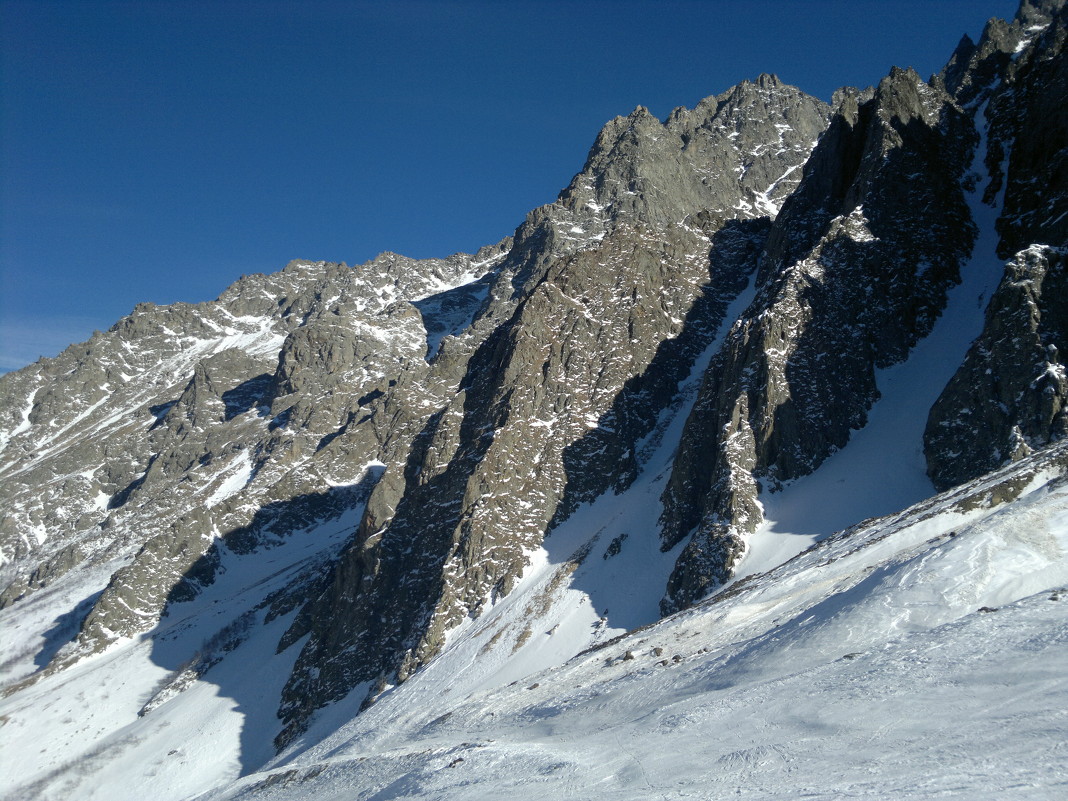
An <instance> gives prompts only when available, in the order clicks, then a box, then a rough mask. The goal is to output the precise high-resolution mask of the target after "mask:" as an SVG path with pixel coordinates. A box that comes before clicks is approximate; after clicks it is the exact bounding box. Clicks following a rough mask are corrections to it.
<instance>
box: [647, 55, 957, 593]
mask: <svg viewBox="0 0 1068 801" xmlns="http://www.w3.org/2000/svg"><path fill="white" fill-rule="evenodd" d="M973 142H974V136H973V134H972V132H971V128H970V124H969V120H968V118H967V116H966V114H965V113H964V112H963V111H962V110H960V109H959V108H956V107H955V106H954V104H953V103H952V102H951V99H950V98H949V97H948V96H947V95H945V94H944V93H942V92H940V91H938V90H936V89H933V88H932V87H930V86H928V85H927V84H925V83H924V82H923V81H921V80H920V79H919V76H917V75H916V74H915V73H913V72H908V71H903V70H895V71H894V72H892V73H891V74H890V76H889V77H887V78H886V79H884V80H883V81H882V83H880V85H879V87H878V88H877V89H876V90H875V93H874V96H873V97H872V98H871V99H870V100H867V101H864V102H862V103H858V102H857V100H856V98H853V97H847V98H845V99H844V100H843V102H842V104H841V106H840V108H839V110H838V112H837V114H836V116H835V118H834V119H833V120H832V121H831V125H830V127H829V128H828V130H827V133H826V134H825V135H824V136H823V138H822V139H821V140H820V144H819V146H818V147H817V148H816V150H815V152H814V153H813V154H812V158H811V159H810V160H809V162H808V164H807V166H806V168H805V173H804V177H803V179H802V181H801V185H800V186H799V187H798V189H797V191H796V192H795V193H794V194H793V195H792V196H791V197H790V198H789V199H788V200H787V201H786V203H785V204H784V205H783V209H782V212H781V213H780V214H779V216H778V217H777V218H776V220H775V223H774V225H773V226H772V229H771V232H770V233H769V236H768V240H767V244H766V246H765V249H764V251H763V253H762V254H761V257H760V266H759V273H758V286H759V290H758V294H757V298H756V300H755V301H754V302H753V304H752V305H751V306H750V308H749V309H748V310H747V311H746V312H745V314H744V315H743V317H742V318H741V319H740V320H739V321H738V322H737V323H735V326H734V328H733V329H732V331H731V334H730V337H729V340H728V342H727V344H726V346H725V348H724V350H723V351H722V352H721V353H720V354H719V355H718V356H717V358H716V360H715V361H714V363H713V365H712V366H711V367H710V368H709V371H708V373H707V377H706V380H705V384H704V386H703V387H702V390H701V394H700V396H699V398H698V401H697V404H696V406H695V408H694V411H693V413H692V415H691V418H690V420H689V422H688V424H687V428H686V432H685V433H684V435H683V440H682V443H681V445H680V450H679V455H678V458H677V460H676V463H675V469H674V471H673V473H672V477H671V481H670V483H669V485H668V489H667V491H666V493H665V495H664V515H663V529H662V537H663V541H664V549H665V550H667V549H670V548H673V547H674V546H675V545H676V544H677V543H679V542H680V541H681V540H683V539H684V538H686V537H688V536H689V537H690V540H689V542H688V544H687V545H686V547H685V549H684V551H683V553H682V555H681V556H680V558H679V564H678V567H677V569H676V571H675V573H674V575H673V576H672V578H671V581H670V583H669V586H668V590H667V594H666V596H665V599H664V602H663V604H662V609H663V611H664V612H665V613H667V612H671V611H674V610H676V609H679V608H681V607H683V606H685V605H687V604H689V603H691V602H692V601H694V600H696V599H697V598H699V597H701V596H702V595H704V594H705V593H706V592H707V591H708V590H709V589H711V588H712V587H713V586H715V585H716V584H718V583H721V582H723V581H724V580H726V578H727V577H728V576H729V575H730V570H731V567H732V565H733V564H734V562H735V561H736V560H737V558H738V557H739V556H740V555H741V554H742V553H743V551H744V544H743V543H744V537H745V535H747V534H749V533H751V532H752V531H753V530H754V529H755V527H756V525H757V524H758V523H759V521H760V520H761V512H760V509H759V507H758V504H757V492H758V480H759V481H763V482H764V483H765V484H767V485H769V486H771V487H774V486H776V485H777V484H778V483H780V482H782V481H787V480H789V479H792V478H797V477H798V476H802V475H805V474H807V473H809V472H811V471H812V470H813V469H815V468H816V467H817V466H818V465H819V464H820V462H821V461H822V460H823V459H824V458H826V457H827V456H828V455H829V454H830V453H832V452H833V451H834V450H835V449H837V448H841V447H842V446H844V445H845V443H846V442H847V440H848V439H849V432H850V430H851V429H856V428H860V427H861V426H863V425H864V422H865V419H866V412H867V409H868V408H869V407H870V406H871V404H872V403H873V402H874V401H875V399H876V398H877V391H876V386H875V369H876V368H877V367H885V366H888V365H890V364H893V363H895V362H898V361H901V360H903V359H904V358H905V356H906V355H907V353H908V350H909V348H910V347H911V346H912V345H914V344H915V342H916V341H917V340H918V339H919V338H920V337H922V336H924V335H926V334H927V333H928V332H929V331H930V329H931V326H932V325H933V323H934V321H935V319H936V318H937V316H938V314H939V312H940V311H941V309H942V307H943V306H944V303H945V293H946V290H947V289H948V288H949V287H950V286H952V285H953V284H954V283H955V282H956V281H957V280H958V266H959V264H960V262H961V260H962V259H963V258H964V256H966V255H967V254H968V252H969V250H970V248H971V245H972V240H973V238H974V229H973V226H972V225H971V223H970V221H969V215H968V210H967V206H966V204H965V200H964V196H963V191H962V189H961V185H960V179H961V177H962V174H963V171H964V167H965V165H966V163H967V158H968V156H969V154H970V146H971V145H972V144H973ZM919 175H922V176H923V177H924V180H922V181H919V180H916V179H915V178H913V177H912V176H919ZM709 454H713V456H712V457H711V458H710V456H709ZM691 532H692V534H691Z"/></svg>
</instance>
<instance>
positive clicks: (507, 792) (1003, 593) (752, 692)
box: [210, 447, 1068, 799]
mask: <svg viewBox="0 0 1068 801" xmlns="http://www.w3.org/2000/svg"><path fill="white" fill-rule="evenodd" d="M1066 472H1068V448H1066V447H1061V448H1059V449H1057V451H1056V452H1054V453H1049V454H1047V455H1046V456H1045V457H1043V458H1041V459H1036V460H1035V461H1034V462H1033V463H1031V462H1029V463H1027V464H1020V465H1017V466H1015V467H1013V468H1012V469H1011V470H1006V471H1002V472H1001V473H999V474H996V475H993V476H990V477H989V478H987V479H984V480H982V481H978V482H975V483H974V484H972V485H969V486H967V487H962V488H960V489H958V490H956V491H954V492H951V493H947V494H946V495H942V496H938V497H937V498H934V499H932V500H929V501H926V502H923V503H921V504H918V505H917V506H915V507H913V508H911V509H909V510H907V511H905V512H902V513H900V514H896V515H892V516H890V517H887V518H882V519H879V520H876V521H872V522H871V523H868V524H865V525H861V526H857V527H855V528H852V529H850V530H847V531H845V532H843V533H841V534H838V535H835V536H834V537H831V538H829V539H827V540H825V541H824V542H822V543H821V544H820V545H819V546H817V547H815V548H812V549H810V550H809V551H806V552H805V553H804V554H802V555H800V556H798V557H796V558H795V559H793V560H791V561H790V562H788V563H787V564H785V565H783V566H782V567H779V568H776V569H775V570H773V571H770V572H768V573H764V574H758V575H754V576H751V577H749V578H748V579H747V580H745V581H744V582H739V583H738V584H736V585H735V586H734V587H732V588H731V589H730V590H728V591H726V592H723V593H721V594H720V595H718V596H713V598H711V599H709V600H708V601H706V602H704V603H702V604H700V605H698V606H697V607H695V608H694V609H691V610H689V611H687V612H684V613H681V614H679V615H676V616H674V617H672V618H669V619H667V620H665V621H663V622H660V623H657V624H654V625H651V626H648V627H645V628H643V629H641V630H639V631H637V632H634V633H632V634H630V635H628V636H626V637H624V638H622V639H619V640H615V641H611V642H609V643H607V644H606V645H604V646H603V647H600V648H596V649H594V650H592V651H590V652H587V653H584V654H581V655H579V656H577V657H575V658H573V659H571V660H570V661H568V662H566V663H565V664H563V665H560V666H557V667H553V668H551V669H546V670H543V671H541V672H538V673H535V674H531V675H527V676H520V675H519V674H518V672H517V673H515V674H513V675H514V679H513V682H512V683H511V685H510V686H501V684H502V683H503V682H505V681H506V680H507V679H509V678H512V677H513V676H512V675H509V674H497V675H496V676H493V681H489V682H487V678H488V675H487V674H488V673H490V672H491V671H488V670H487V668H486V665H487V664H492V661H493V660H492V659H488V660H474V659H470V655H471V654H472V653H473V649H474V648H475V646H481V647H483V648H485V647H486V644H487V643H489V642H490V640H492V632H493V630H494V626H493V625H492V624H491V623H490V622H489V621H487V622H486V623H485V624H482V625H475V626H472V627H471V628H470V629H468V630H466V631H464V632H462V633H460V634H459V635H457V637H456V640H455V642H454V644H453V647H451V648H450V649H448V650H447V651H446V653H445V654H444V655H443V656H442V657H440V658H439V659H438V660H437V661H436V662H435V663H434V664H433V665H432V666H431V667H430V668H429V669H427V670H426V671H424V672H422V673H420V674H418V675H417V676H415V677H413V678H412V679H411V680H410V681H408V682H407V683H405V684H404V685H402V686H400V687H398V688H396V689H395V690H392V691H391V692H389V693H387V694H386V695H385V696H383V697H382V698H381V699H380V701H379V703H378V704H376V705H375V706H374V707H372V708H371V709H369V710H367V711H366V712H364V713H363V714H362V715H360V716H359V717H357V718H356V719H355V720H353V721H352V722H350V723H347V724H345V725H344V726H342V727H341V728H340V729H339V730H338V731H337V732H336V733H334V734H332V735H330V736H328V737H326V738H325V739H324V740H323V741H322V742H320V743H318V744H317V745H315V746H314V747H312V748H310V749H308V750H306V751H303V752H301V749H299V748H297V749H294V754H293V755H292V756H290V755H283V756H282V758H280V759H278V760H276V761H275V762H274V763H273V764H272V766H271V767H270V769H268V770H265V771H263V772H262V773H259V774H256V775H254V776H250V777H247V778H245V779H243V780H241V781H240V782H238V783H237V784H236V785H235V786H234V787H233V788H231V789H229V790H227V791H225V792H221V793H217V794H213V795H211V796H210V797H213V798H216V797H217V798H264V799H267V798H270V799H312V798H314V799H342V798H360V799H370V798H446V797H447V798H456V799H460V798H471V799H475V798H480V799H481V798H500V797H505V796H507V797H511V798H516V799H525V798H530V799H536V798H544V797H547V796H548V797H560V798H566V797H575V798H604V797H612V798H634V799H644V798H649V797H664V798H685V797H701V798H708V797H719V796H721V795H730V796H732V797H741V798H769V797H788V798H796V797H798V795H799V794H800V795H804V796H805V797H814V798H841V797H872V798H889V797H897V798H903V797H908V798H931V797H947V796H949V797H964V798H980V797H983V798H990V797H998V798H1034V799H1046V798H1054V797H1057V796H1058V795H1060V794H1062V793H1064V792H1065V791H1066V790H1068V763H1066V761H1065V755H1064V748H1063V745H1064V742H1065V741H1066V735H1068V717H1066V715H1065V712H1064V710H1065V709H1066V708H1068V671H1066V670H1065V667H1066V666H1068V615H1066V612H1065V605H1066V604H1068V590H1066V589H1065V587H1066V585H1068V477H1066ZM590 561H591V562H593V563H597V562H600V561H602V560H601V559H600V557H599V555H598V554H597V553H592V554H591V557H590ZM562 564H566V563H560V562H557V563H556V564H555V565H553V564H551V563H550V564H549V565H548V566H547V567H546V568H544V569H543V570H542V571H541V572H542V573H546V574H551V573H552V569H553V568H555V569H556V570H558V569H559V568H560V567H561V566H562ZM591 572H596V568H593V569H591ZM576 575H577V574H576ZM530 595H533V596H534V597H535V598H536V597H539V595H538V592H536V591H535V592H532V593H529V594H527V597H528V598H529V597H530ZM510 600H511V599H510ZM578 605H579V604H578V603H576V599H575V598H574V597H573V595H571V594H569V593H559V594H558V595H556V596H555V597H554V598H553V608H552V609H551V610H547V612H548V613H547V614H546V615H545V617H544V618H543V619H539V620H538V621H537V622H538V625H536V626H535V631H534V633H533V635H532V639H531V641H534V640H541V641H543V642H544V643H546V644H545V646H544V648H545V649H546V650H549V651H551V650H552V648H553V646H552V644H551V643H552V639H553V638H554V637H568V638H569V639H571V640H572V643H573V642H574V640H575V639H581V637H576V635H575V634H570V633H569V632H568V631H567V628H566V625H561V627H560V628H559V629H558V630H557V631H555V632H553V629H552V628H549V629H546V625H553V626H555V625H556V624H555V623H553V621H554V620H560V619H561V618H562V619H563V620H564V621H566V620H567V616H568V615H570V616H575V612H574V611H572V610H573V608H574V607H575V606H578ZM509 607H510V608H508V609H504V610H501V612H500V615H499V617H500V618H504V619H507V620H509V622H511V623H512V624H513V625H515V626H522V625H529V624H530V622H531V620H530V617H529V615H528V614H527V613H526V611H525V610H524V608H523V604H522V602H519V603H513V604H510V605H509ZM495 611H496V610H495ZM587 617H592V615H588V616H587ZM488 618H489V619H490V620H493V618H494V615H489V616H488ZM543 621H544V622H543ZM480 623H481V621H480ZM498 625H499V624H498ZM596 626H597V621H596V619H594V620H593V621H592V623H591V624H589V627H590V628H594V629H595V628H596ZM550 632H552V633H550ZM586 637H587V638H588V637H589V635H586ZM492 647H493V646H491V648H492ZM508 647H509V648H510V645H509V646H508ZM513 664H515V665H516V667H518V664H517V663H513ZM527 667H536V662H534V661H531V662H528V663H527ZM515 681H518V683H515ZM333 714H334V715H337V714H338V713H337V711H335V712H334V713H333ZM333 722H334V721H331V723H333Z"/></svg>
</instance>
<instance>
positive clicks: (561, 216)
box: [279, 76, 828, 744]
mask: <svg viewBox="0 0 1068 801" xmlns="http://www.w3.org/2000/svg"><path fill="white" fill-rule="evenodd" d="M827 113H828V109H827V107H826V106H824V105H823V104H821V103H820V102H819V101H816V100H814V99H812V98H809V97H807V96H805V95H803V94H802V93H800V92H799V91H798V90H796V89H794V88H792V87H786V86H783V85H782V84H780V83H779V82H778V81H777V80H776V79H775V78H774V77H772V76H762V77H761V78H760V79H758V80H757V81H756V82H755V83H746V84H742V85H740V86H738V87H736V88H735V89H734V90H732V91H731V92H728V93H726V94H724V95H721V96H719V97H715V98H709V99H708V100H705V101H703V102H702V103H701V104H699V105H698V107H697V108H696V109H694V110H693V111H684V110H677V111H675V112H674V113H673V114H672V115H671V116H670V117H669V118H668V120H667V122H666V123H661V122H659V121H658V120H656V119H655V118H654V117H652V116H651V115H650V114H649V113H648V112H647V111H646V110H645V109H642V108H639V109H637V110H635V111H634V112H633V113H632V114H631V115H629V116H628V117H620V118H617V119H615V120H613V121H612V122H610V123H609V124H608V125H607V126H605V128H604V130H603V131H602V132H601V134H600V135H599V136H598V138H597V142H596V143H595V144H594V147H593V149H592V150H591V152H590V155H589V158H588V159H587V164H586V167H585V169H584V170H583V172H582V173H580V174H579V175H578V176H577V177H576V178H575V179H574V180H573V181H572V183H571V185H570V186H569V187H568V189H566V190H565V191H564V192H563V193H562V194H561V197H560V200H559V201H558V202H557V203H556V204H553V205H552V206H548V207H544V208H541V209H538V210H536V211H535V212H533V213H532V214H531V215H530V217H529V218H528V219H527V221H526V223H524V225H523V226H521V227H520V228H519V230H518V231H517V232H516V236H515V247H514V248H513V250H512V253H511V254H510V255H509V257H508V259H507V260H506V261H505V262H504V263H503V264H502V268H501V271H500V274H499V277H498V278H497V281H496V283H495V284H494V286H493V287H492V288H491V289H490V294H489V300H488V302H487V305H486V306H485V307H484V308H483V310H482V311H481V312H480V316H479V318H478V319H476V321H475V322H474V324H473V326H472V329H471V332H469V333H467V334H465V335H464V336H462V337H461V338H460V340H455V341H453V340H446V341H444V342H443V343H442V352H441V356H440V357H439V359H438V360H437V361H435V363H434V364H433V365H432V366H431V373H432V375H434V376H435V377H434V379H432V382H436V381H437V380H438V376H439V375H440V380H441V381H454V382H456V384H455V385H454V386H455V388H454V389H453V388H452V387H450V390H449V392H448V394H447V395H446V396H444V397H445V398H447V400H446V403H445V405H443V406H441V407H439V408H436V409H434V411H433V413H432V414H431V415H430V416H429V417H425V418H424V419H425V424H424V426H423V427H422V428H421V430H419V431H418V432H417V433H416V434H415V437H414V439H413V440H412V443H411V445H410V446H409V448H408V450H407V454H406V456H405V457H404V458H403V459H397V460H395V461H392V462H390V466H389V467H388V468H387V470H386V473H385V475H384V476H383V479H382V481H381V482H380V483H379V485H378V486H377V487H376V489H375V491H374V493H373V494H372V496H371V498H370V500H369V502H368V505H367V511H366V512H365V515H364V519H363V521H362V522H361V524H360V529H359V532H358V534H357V538H356V540H355V542H354V543H353V544H352V545H351V546H349V547H348V548H347V550H346V551H345V553H344V554H343V555H342V557H341V560H340V563H339V566H338V570H337V572H336V573H335V577H334V580H333V583H332V585H331V586H330V588H329V589H328V590H326V591H325V592H324V593H323V594H322V595H321V596H320V597H319V598H317V599H315V600H314V601H312V602H311V603H310V604H309V606H308V607H307V608H306V609H305V612H304V613H303V614H301V615H300V616H299V617H298V620H297V623H296V624H295V626H294V628H293V629H292V630H291V631H290V632H289V634H287V636H286V638H285V639H284V640H283V646H285V645H288V644H289V643H291V642H295V641H297V640H298V639H299V638H301V637H303V636H304V635H306V634H307V635H310V637H309V639H308V641H307V642H306V644H305V645H304V647H303V650H302V652H301V655H300V657H299V658H298V660H297V665H296V668H295V669H294V673H293V677H292V679H291V680H290V683H289V684H288V685H287V687H286V690H285V692H284V696H283V705H282V717H283V720H285V721H286V723H287V726H286V728H285V730H284V731H283V733H282V735H281V737H280V740H279V742H280V744H284V743H285V742H287V741H288V739H289V738H291V737H292V736H294V735H295V734H296V733H298V732H300V731H301V730H302V727H303V725H304V722H305V720H306V719H307V717H308V715H309V714H310V713H311V712H312V711H313V710H314V709H315V708H317V707H319V706H321V705H322V704H324V703H325V702H327V701H330V700H334V699H336V698H339V697H342V696H343V695H345V694H347V693H348V692H349V691H350V690H351V689H352V688H353V687H356V686H357V685H360V684H366V685H367V686H368V687H369V688H370V695H369V697H370V698H373V697H374V695H375V694H376V693H377V692H378V691H380V689H381V688H382V687H385V686H387V685H389V684H393V683H395V682H396V681H397V680H403V679H404V678H406V677H407V676H408V675H410V673H411V672H412V671H414V670H416V669H418V668H419V667H420V666H421V665H423V664H425V663H426V661H427V660H429V659H430V658H432V657H433V656H434V654H435V653H437V651H438V650H439V649H440V647H441V645H442V644H443V642H444V638H445V634H446V632H447V631H449V630H450V629H451V628H453V627H455V626H456V625H458V624H459V623H460V622H461V621H463V620H464V619H465V618H467V617H469V616H473V615H477V614H478V613H479V611H480V610H481V609H482V608H483V606H484V605H485V604H487V603H492V602H494V601H495V600H496V599H497V598H499V597H500V596H502V595H504V594H507V592H508V591H509V590H510V589H511V587H512V585H513V583H514V582H515V581H516V579H517V578H518V577H519V576H520V574H521V573H522V570H523V568H524V567H525V565H526V562H527V554H528V553H529V552H530V551H531V549H532V548H534V547H536V546H537V545H538V544H540V542H541V540H542V538H543V537H544V536H545V534H546V532H547V531H549V530H550V529H551V528H552V526H553V525H554V524H555V523H556V522H559V521H560V520H562V519H564V518H566V517H567V515H568V514H569V513H570V512H571V511H572V510H573V509H574V508H575V506H576V505H577V504H579V503H581V502H582V501H586V500H591V499H592V498H594V497H596V496H597V495H599V494H601V493H602V492H604V491H606V490H609V489H612V488H620V487H623V486H626V484H627V483H628V482H629V481H630V480H631V479H632V477H633V475H634V473H635V471H636V469H637V464H636V461H635V460H636V457H635V453H634V449H635V446H636V444H637V442H638V440H640V439H641V438H642V437H643V436H645V435H646V434H648V433H649V432H650V430H651V429H652V428H653V426H654V424H655V422H656V419H657V416H658V414H659V412H660V411H661V410H662V409H663V408H664V407H665V406H667V404H668V403H669V402H670V401H671V399H672V397H673V396H674V393H675V387H676V386H677V384H678V382H679V380H680V379H682V378H683V377H684V376H685V375H686V374H687V372H688V371H689V368H690V365H691V364H692V362H693V360H694V358H695V357H696V355H697V353H698V352H700V351H701V350H703V349H704V348H705V347H707V345H708V343H709V342H710V341H711V339H712V335H713V333H714V332H715V330H716V328H717V327H718V326H719V324H720V322H721V321H722V317H723V314H724V311H725V309H726V306H727V304H728V303H729V301H730V300H732V299H733V298H734V297H735V296H736V295H737V294H738V293H739V292H741V290H742V289H744V288H745V286H746V284H747V282H748V280H749V275H750V274H751V272H752V271H753V268H754V266H755V255H756V253H757V252H759V248H760V246H761V243H762V241H763V238H764V236H765V235H766V233H767V227H768V226H767V222H766V221H765V220H764V219H762V218H759V217H754V215H758V214H760V213H761V212H763V211H767V210H769V209H770V210H774V207H775V204H777V203H778V202H779V201H780V200H781V198H782V197H784V196H785V194H786V193H787V191H788V190H789V188H790V187H791V186H792V185H793V181H792V180H791V176H792V175H793V174H794V173H796V172H798V171H799V169H800V166H801V164H803V163H804V160H805V158H806V157H807V156H808V153H809V151H810V150H811V148H812V146H813V144H814V142H815V138H816V136H817V135H818V133H819V132H820V131H821V130H822V128H823V126H824V124H825V120H826V117H827ZM770 145H774V149H772V148H771V147H770ZM737 176H740V180H739V178H738V177H737ZM760 204H763V206H760ZM483 331H485V332H486V333H485V334H483V333H482V332H483ZM465 350H466V353H464V351H465ZM468 353H469V354H470V355H467V354H468ZM443 359H444V360H445V361H444V363H443V364H441V366H440V367H439V362H441V360H443ZM461 360H462V362H461ZM458 363H463V365H464V370H463V372H459V371H456V370H455V365H457V364H458ZM394 394H395V393H394ZM439 402H440V401H439ZM431 406H433V404H432V403H431ZM413 554H418V556H417V557H416V558H414V559H413Z"/></svg>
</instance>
